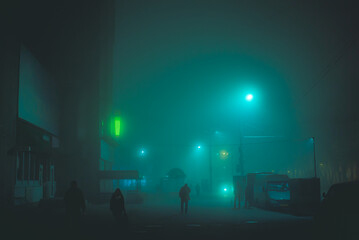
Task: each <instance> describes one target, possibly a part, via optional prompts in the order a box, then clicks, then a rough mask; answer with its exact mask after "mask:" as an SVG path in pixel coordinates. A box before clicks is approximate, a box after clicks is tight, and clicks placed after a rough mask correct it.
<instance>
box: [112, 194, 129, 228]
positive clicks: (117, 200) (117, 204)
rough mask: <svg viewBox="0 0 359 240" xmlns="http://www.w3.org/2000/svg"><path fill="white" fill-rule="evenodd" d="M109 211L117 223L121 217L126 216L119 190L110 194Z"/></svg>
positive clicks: (123, 201) (123, 199)
mask: <svg viewBox="0 0 359 240" xmlns="http://www.w3.org/2000/svg"><path fill="white" fill-rule="evenodd" d="M110 209H111V211H112V214H113V216H114V217H115V219H116V220H117V221H121V216H122V214H124V216H125V217H126V216H127V213H126V209H125V198H124V197H123V194H122V192H121V190H120V189H119V188H117V189H116V190H115V192H114V193H113V194H112V197H111V200H110Z"/></svg>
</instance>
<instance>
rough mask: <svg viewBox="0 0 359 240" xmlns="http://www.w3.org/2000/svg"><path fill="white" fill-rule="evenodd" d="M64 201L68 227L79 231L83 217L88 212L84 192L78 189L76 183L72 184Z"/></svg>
mask: <svg viewBox="0 0 359 240" xmlns="http://www.w3.org/2000/svg"><path fill="white" fill-rule="evenodd" d="M64 201H65V211H66V220H67V223H68V226H69V227H70V229H72V230H78V228H79V227H80V218H81V215H83V214H84V213H85V210H86V204H85V199H84V196H83V194H82V191H81V190H80V189H79V188H78V187H77V182H76V181H72V182H71V184H70V188H69V189H68V190H67V192H66V193H65V197H64Z"/></svg>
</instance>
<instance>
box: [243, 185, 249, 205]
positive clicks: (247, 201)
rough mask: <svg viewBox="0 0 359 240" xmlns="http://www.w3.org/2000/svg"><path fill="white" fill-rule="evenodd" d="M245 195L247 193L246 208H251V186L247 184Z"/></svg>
mask: <svg viewBox="0 0 359 240" xmlns="http://www.w3.org/2000/svg"><path fill="white" fill-rule="evenodd" d="M244 195H245V208H249V207H250V199H249V198H250V195H251V194H250V188H249V186H248V185H247V186H246V190H245V193H244Z"/></svg>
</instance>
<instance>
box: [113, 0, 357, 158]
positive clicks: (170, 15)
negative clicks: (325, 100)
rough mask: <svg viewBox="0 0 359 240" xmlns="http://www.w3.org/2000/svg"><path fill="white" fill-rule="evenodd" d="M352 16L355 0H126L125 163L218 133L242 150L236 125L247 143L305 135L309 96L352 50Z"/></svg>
mask: <svg viewBox="0 0 359 240" xmlns="http://www.w3.org/2000/svg"><path fill="white" fill-rule="evenodd" d="M335 2H336V3H335ZM354 9H357V8H356V6H355V2H354V1H347V2H346V1H340V3H339V1H265V0H263V1H249V0H248V1H238V0H237V1H228V0H227V1H132V0H131V1H119V2H118V4H117V9H116V14H117V20H116V39H115V54H114V62H115V72H114V77H115V79H114V88H113V91H114V110H118V111H120V113H121V116H122V121H123V129H122V130H123V136H122V137H123V139H122V140H123V144H122V147H123V148H124V149H126V150H123V155H122V156H123V157H124V158H126V159H128V158H131V156H130V155H131V154H130V153H129V152H131V151H132V152H133V151H134V150H133V149H136V148H138V146H140V145H141V144H143V145H145V146H146V145H148V146H150V145H151V146H157V147H154V148H157V151H158V149H162V150H163V149H167V147H165V146H168V145H171V146H176V145H178V144H184V145H195V144H196V142H200V141H202V142H206V141H208V138H209V137H208V134H209V133H210V132H213V131H215V130H218V131H221V132H223V133H225V134H226V136H227V137H226V139H227V140H226V141H227V142H229V143H233V142H238V126H239V123H238V122H239V119H241V123H242V130H243V133H244V135H274V136H286V137H289V136H290V137H292V136H299V135H300V134H301V133H300V131H301V129H300V125H299V123H298V121H300V119H301V118H302V117H301V114H302V111H303V109H306V108H308V105H307V104H308V103H307V102H305V98H306V96H308V95H310V94H312V92H313V89H314V90H317V89H318V88H320V87H322V86H321V85H323V82H322V79H321V76H322V75H323V74H326V71H327V69H328V68H329V69H330V68H332V67H333V64H335V61H336V58H338V56H339V57H340V56H341V54H345V51H347V49H348V48H350V44H351V41H352V39H353V36H352V33H353V28H355V27H356V21H355V19H354V16H355V11H354ZM333 62H334V63H333ZM247 92H251V93H253V94H254V101H253V102H251V103H246V102H245V101H244V96H245V94H246V93H247ZM336 107H337V108H338V109H339V108H340V105H339V106H336ZM322 114H330V113H329V112H323V113H322ZM159 146H160V147H159ZM130 148H132V150H129V149H130ZM126 151H127V154H125V153H124V152H126ZM164 151H165V152H166V153H163V156H165V158H166V157H167V158H168V156H171V157H172V156H174V155H175V156H177V155H178V154H177V153H176V151H174V152H173V151H172V152H167V150H164ZM168 151H169V150H168ZM158 156H159V155H158ZM163 156H162V157H158V158H163ZM178 161H179V160H178ZM173 165H176V164H173Z"/></svg>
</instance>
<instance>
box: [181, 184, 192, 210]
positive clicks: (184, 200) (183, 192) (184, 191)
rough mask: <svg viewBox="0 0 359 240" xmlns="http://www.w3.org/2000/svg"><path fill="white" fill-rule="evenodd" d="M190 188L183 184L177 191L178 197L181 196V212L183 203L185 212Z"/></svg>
mask: <svg viewBox="0 0 359 240" xmlns="http://www.w3.org/2000/svg"><path fill="white" fill-rule="evenodd" d="M190 192H191V189H190V188H189V187H188V186H187V184H185V185H184V186H183V187H181V190H180V191H179V197H180V198H181V213H183V205H185V213H187V210H188V201H189V200H190V197H189V193H190Z"/></svg>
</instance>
